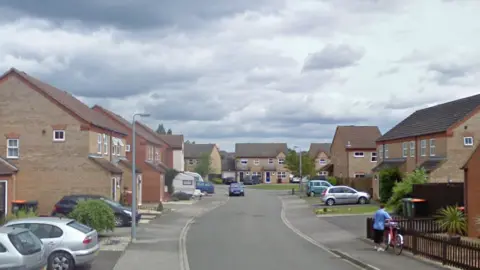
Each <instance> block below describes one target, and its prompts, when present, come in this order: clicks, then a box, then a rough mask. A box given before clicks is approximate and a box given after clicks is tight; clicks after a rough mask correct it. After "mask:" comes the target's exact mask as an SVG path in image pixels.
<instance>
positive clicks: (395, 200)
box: [387, 168, 427, 213]
mask: <svg viewBox="0 0 480 270" xmlns="http://www.w3.org/2000/svg"><path fill="white" fill-rule="evenodd" d="M426 182H427V172H426V171H425V169H424V168H421V169H416V170H415V171H413V172H411V173H408V174H407V175H406V176H405V177H404V178H403V180H402V181H400V182H396V183H395V186H394V187H393V192H392V197H390V199H389V200H388V203H387V206H388V207H392V208H393V209H395V212H397V213H402V199H403V198H406V197H407V196H409V195H410V194H411V193H412V190H413V185H415V184H425V183H426Z"/></svg>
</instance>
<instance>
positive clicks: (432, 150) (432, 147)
mask: <svg viewBox="0 0 480 270" xmlns="http://www.w3.org/2000/svg"><path fill="white" fill-rule="evenodd" d="M430 156H432V157H433V156H435V139H430Z"/></svg>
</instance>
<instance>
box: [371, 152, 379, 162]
mask: <svg viewBox="0 0 480 270" xmlns="http://www.w3.org/2000/svg"><path fill="white" fill-rule="evenodd" d="M377 159H378V155H377V152H372V153H370V162H377Z"/></svg>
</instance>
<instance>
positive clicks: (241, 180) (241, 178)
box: [238, 172, 243, 182]
mask: <svg viewBox="0 0 480 270" xmlns="http://www.w3.org/2000/svg"><path fill="white" fill-rule="evenodd" d="M238 175H239V177H240V182H243V172H239V174H238Z"/></svg>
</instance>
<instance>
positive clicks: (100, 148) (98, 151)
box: [97, 134, 102, 154]
mask: <svg viewBox="0 0 480 270" xmlns="http://www.w3.org/2000/svg"><path fill="white" fill-rule="evenodd" d="M97 153H99V154H101V153H102V134H98V135H97Z"/></svg>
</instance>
